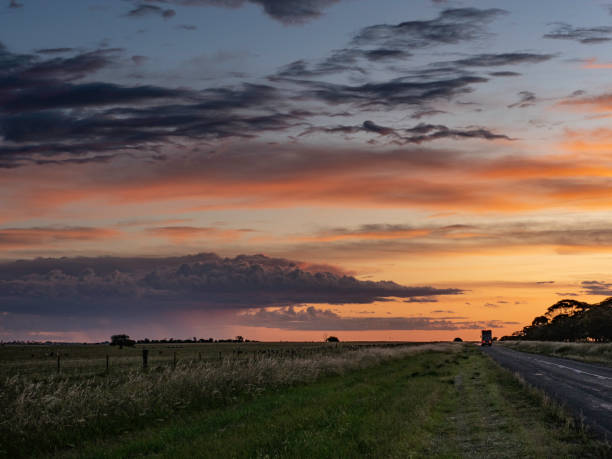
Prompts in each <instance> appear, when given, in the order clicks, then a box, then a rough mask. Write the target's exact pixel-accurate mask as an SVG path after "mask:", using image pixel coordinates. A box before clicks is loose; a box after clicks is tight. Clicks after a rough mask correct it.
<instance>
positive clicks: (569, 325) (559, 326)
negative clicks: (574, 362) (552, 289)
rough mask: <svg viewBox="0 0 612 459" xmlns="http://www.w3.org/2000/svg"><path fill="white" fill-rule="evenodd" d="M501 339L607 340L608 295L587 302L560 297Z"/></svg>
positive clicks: (611, 336)
mask: <svg viewBox="0 0 612 459" xmlns="http://www.w3.org/2000/svg"><path fill="white" fill-rule="evenodd" d="M504 339H527V340H536V341H579V340H590V341H611V340H612V298H608V299H606V300H604V301H602V302H601V303H596V304H589V303H585V302H581V301H576V300H567V299H565V300H561V301H558V302H557V303H555V304H553V305H552V306H550V307H549V308H548V309H547V310H546V314H545V315H543V316H537V317H535V318H534V319H533V321H532V322H531V325H528V326H526V327H524V328H523V329H522V330H521V331H518V332H514V333H513V334H512V336H504Z"/></svg>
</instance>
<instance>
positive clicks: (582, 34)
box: [544, 23, 612, 45]
mask: <svg viewBox="0 0 612 459" xmlns="http://www.w3.org/2000/svg"><path fill="white" fill-rule="evenodd" d="M554 25H555V27H554V28H553V30H551V31H550V32H549V33H547V34H545V35H544V38H552V39H557V40H573V41H577V42H579V43H583V44H585V45H592V44H598V43H605V42H608V41H610V40H612V27H611V26H599V27H573V26H571V25H569V24H565V23H556V24H554Z"/></svg>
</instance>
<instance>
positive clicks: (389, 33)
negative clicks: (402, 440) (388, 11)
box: [353, 8, 506, 49]
mask: <svg viewBox="0 0 612 459" xmlns="http://www.w3.org/2000/svg"><path fill="white" fill-rule="evenodd" d="M505 13H506V11H504V10H501V9H497V8H493V9H485V10H481V9H477V8H455V9H446V10H444V11H442V12H441V13H440V15H439V16H438V17H437V18H436V19H431V20H425V21H407V22H402V23H399V24H395V25H391V24H378V25H373V26H369V27H365V28H364V29H362V30H361V31H360V32H358V33H357V35H356V36H355V37H354V39H353V43H355V44H358V45H385V46H387V47H389V46H390V47H393V48H397V49H406V48H408V49H410V48H424V47H427V46H432V45H440V44H457V43H461V42H464V41H470V40H475V39H478V38H482V37H483V36H484V35H485V34H486V29H485V28H486V25H487V24H488V23H489V22H490V21H492V20H493V19H495V18H497V17H499V16H500V15H503V14H505Z"/></svg>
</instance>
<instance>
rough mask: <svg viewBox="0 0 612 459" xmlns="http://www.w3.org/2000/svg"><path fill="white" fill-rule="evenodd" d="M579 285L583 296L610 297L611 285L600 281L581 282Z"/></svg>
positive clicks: (611, 294)
mask: <svg viewBox="0 0 612 459" xmlns="http://www.w3.org/2000/svg"><path fill="white" fill-rule="evenodd" d="M580 285H581V286H582V288H583V293H584V294H585V295H602V296H612V283H610V282H601V281H582V282H581V283H580Z"/></svg>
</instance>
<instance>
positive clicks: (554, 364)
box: [534, 359, 612, 380]
mask: <svg viewBox="0 0 612 459" xmlns="http://www.w3.org/2000/svg"><path fill="white" fill-rule="evenodd" d="M534 360H535V361H537V362H540V363H543V364H545V365H553V366H555V367H559V368H565V369H566V370H572V371H573V372H574V373H580V374H583V375H589V376H594V377H595V378H598V379H610V380H612V378H611V377H609V376H602V375H598V374H595V373H589V372H588V371H582V370H578V369H577V368H572V367H566V366H565V365H561V364H559V363H552V362H547V361H546V360H540V359H534Z"/></svg>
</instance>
